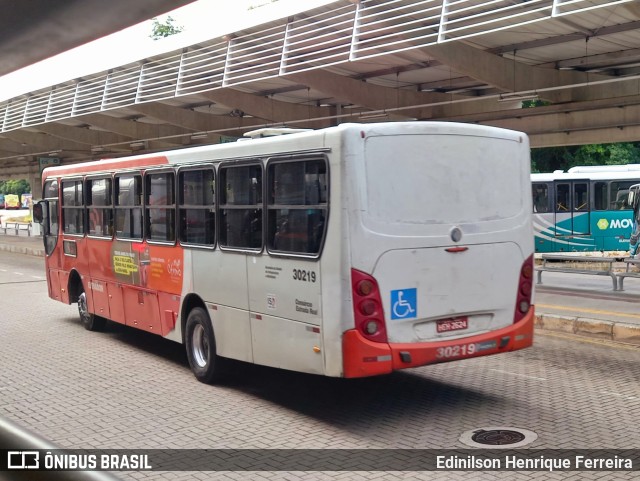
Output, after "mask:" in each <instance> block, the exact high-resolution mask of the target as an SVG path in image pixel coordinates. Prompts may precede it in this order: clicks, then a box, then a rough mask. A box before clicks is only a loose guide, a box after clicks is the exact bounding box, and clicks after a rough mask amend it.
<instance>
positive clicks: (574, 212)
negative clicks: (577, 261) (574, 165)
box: [555, 180, 593, 251]
mask: <svg viewBox="0 0 640 481" xmlns="http://www.w3.org/2000/svg"><path fill="white" fill-rule="evenodd" d="M555 204H556V205H555V225H556V244H557V249H556V250H559V251H582V250H593V239H592V238H591V237H590V234H591V229H590V214H591V211H590V206H589V182H588V181H587V180H571V181H557V182H555ZM576 236H578V238H576Z"/></svg>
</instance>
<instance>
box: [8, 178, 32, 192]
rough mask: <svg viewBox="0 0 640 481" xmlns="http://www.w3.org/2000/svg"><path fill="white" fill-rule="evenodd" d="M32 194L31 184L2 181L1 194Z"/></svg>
mask: <svg viewBox="0 0 640 481" xmlns="http://www.w3.org/2000/svg"><path fill="white" fill-rule="evenodd" d="M29 192H31V186H30V185H29V182H27V181H26V180H24V179H20V180H0V194H17V195H22V194H28V193H29Z"/></svg>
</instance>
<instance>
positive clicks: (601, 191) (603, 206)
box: [593, 182, 609, 210]
mask: <svg viewBox="0 0 640 481" xmlns="http://www.w3.org/2000/svg"><path fill="white" fill-rule="evenodd" d="M608 193H609V191H608V184H607V183H606V182H595V183H594V184H593V208H594V210H607V209H608V208H609V207H608V206H609V195H608Z"/></svg>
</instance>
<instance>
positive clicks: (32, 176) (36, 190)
mask: <svg viewBox="0 0 640 481" xmlns="http://www.w3.org/2000/svg"><path fill="white" fill-rule="evenodd" d="M27 182H29V185H31V193H32V194H33V200H40V199H42V175H41V174H40V172H39V171H38V172H29V174H28V175H27Z"/></svg>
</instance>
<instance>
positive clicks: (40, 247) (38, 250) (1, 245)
mask: <svg viewBox="0 0 640 481" xmlns="http://www.w3.org/2000/svg"><path fill="white" fill-rule="evenodd" d="M0 251H4V252H14V253H16V254H27V255H31V256H42V257H44V244H43V240H42V236H40V235H33V234H32V235H31V236H28V235H27V233H26V231H20V235H10V234H3V233H2V232H0Z"/></svg>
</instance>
